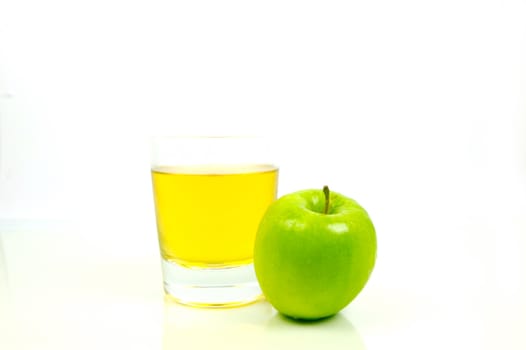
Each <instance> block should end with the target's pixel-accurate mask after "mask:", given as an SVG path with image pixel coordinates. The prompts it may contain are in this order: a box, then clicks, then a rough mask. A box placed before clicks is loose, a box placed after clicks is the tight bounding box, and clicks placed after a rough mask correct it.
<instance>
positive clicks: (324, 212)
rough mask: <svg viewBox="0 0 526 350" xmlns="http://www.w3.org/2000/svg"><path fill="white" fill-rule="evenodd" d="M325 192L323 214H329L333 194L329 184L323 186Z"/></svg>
mask: <svg viewBox="0 0 526 350" xmlns="http://www.w3.org/2000/svg"><path fill="white" fill-rule="evenodd" d="M323 193H324V194H325V209H324V210H323V214H327V213H328V212H329V204H330V196H331V192H330V191H329V186H323Z"/></svg>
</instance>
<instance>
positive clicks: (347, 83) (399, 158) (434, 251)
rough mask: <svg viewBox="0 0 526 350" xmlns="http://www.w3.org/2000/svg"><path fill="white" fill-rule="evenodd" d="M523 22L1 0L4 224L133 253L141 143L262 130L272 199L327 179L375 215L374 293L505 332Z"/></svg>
mask: <svg viewBox="0 0 526 350" xmlns="http://www.w3.org/2000/svg"><path fill="white" fill-rule="evenodd" d="M525 18H526V3H525V2H524V1H519V0H515V1H514V0H487V1H471V0H455V1H449V0H446V1H416V0H415V1H410V0H401V1H384V0H379V1H378V0H372V1H287V0H283V1H258V2H251V1H157V0H154V1H143V0H141V1H118V0H104V1H102V0H92V1H79V0H74V1H71V0H70V1H59V0H48V1H30V0H16V1H14V0H0V220H1V221H0V222H2V225H12V224H13V222H16V223H20V222H29V221H28V220H31V222H34V220H38V221H37V222H43V221H48V220H68V221H73V222H75V223H77V224H78V223H80V224H81V225H82V226H83V227H89V228H92V231H91V233H92V234H93V235H97V234H98V233H100V234H107V229H101V227H106V228H107V227H111V228H112V230H113V231H112V232H113V234H114V235H116V236H117V237H122V236H123V235H127V234H130V232H134V233H133V237H134V238H133V239H130V240H129V244H130V245H132V246H133V247H129V248H130V249H135V250H138V251H139V250H140V249H141V247H143V246H144V244H150V245H151V244H153V243H149V242H153V240H154V236H155V227H154V220H153V207H152V201H151V189H150V178H149V152H148V138H149V136H151V135H155V134H161V133H162V134H263V135H267V136H272V137H274V138H276V146H277V148H279V150H280V151H279V153H278V156H277V159H279V165H280V167H281V174H280V190H279V191H280V194H284V193H287V192H291V191H294V190H298V189H303V188H309V187H320V188H321V186H323V185H324V184H328V185H330V186H331V187H332V188H333V190H336V191H339V192H342V193H344V194H347V195H348V196H351V197H354V198H355V199H357V200H358V201H359V202H360V203H362V205H364V206H365V207H366V209H367V210H368V211H369V213H370V214H371V216H372V218H373V221H374V222H375V225H376V227H377V231H378V240H379V253H378V254H379V255H378V265H377V268H376V271H375V275H374V278H373V279H372V280H371V284H372V285H373V287H371V292H370V293H371V294H370V295H375V296H376V297H377V298H379V299H383V298H387V300H388V296H386V295H382V291H383V290H384V289H385V288H390V289H389V290H391V291H392V290H393V289H395V290H398V291H399V293H400V294H404V293H405V291H408V290H409V289H411V288H415V289H418V288H420V290H421V291H422V294H425V295H427V296H428V297H431V298H436V299H437V300H446V304H447V301H448V300H450V301H451V302H452V303H453V301H456V302H458V303H463V304H465V303H469V302H470V300H472V303H473V305H471V306H470V305H468V310H471V311H472V312H474V313H477V312H479V313H480V314H481V315H480V317H481V319H484V320H486V319H499V320H503V321H502V322H499V323H500V325H501V326H502V325H504V326H505V328H509V329H508V330H518V329H519V328H518V326H516V325H517V324H518V320H519V316H518V315H519V314H520V313H518V311H517V310H521V309H520V308H517V306H518V305H520V306H521V307H522V308H524V301H523V300H519V296H521V295H523V294H524V293H526V288H525V283H524V279H523V277H524V274H525V268H524V267H525V258H524V254H525V252H526V249H525V246H526V239H525V238H524V233H525V231H526V224H525V220H524V218H523V216H524V213H526V211H525V209H526V205H525V201H526V189H525V184H526V181H525V178H526V176H525V175H526V141H525V137H524V136H525V135H526V117H525V113H526V102H525V101H526V85H525V84H526V63H525V62H526V20H525ZM97 228H99V229H97ZM422 286H425V288H424V287H422ZM383 288H384V289H383ZM426 293H427V294H426ZM435 293H436V294H435ZM473 295H479V298H476V299H470V298H471V296H473ZM459 296H460V297H459ZM480 301H484V302H487V303H488V304H486V305H484V307H483V306H482V305H480V304H477V303H479V302H480ZM518 303H519V304H518ZM452 305H455V304H454V303H453V304H452ZM378 309H379V310H380V309H381V307H378ZM450 311H452V310H450ZM471 311H470V312H471ZM452 313H454V312H452ZM497 314H499V315H500V316H497ZM508 326H509V327H508ZM488 327H493V324H492V323H491V326H488ZM499 339H501V338H499ZM506 339H508V338H506ZM509 339H511V338H509ZM509 342H510V343H513V342H512V341H511V340H510V341H509Z"/></svg>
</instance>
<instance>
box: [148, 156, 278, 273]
mask: <svg viewBox="0 0 526 350" xmlns="http://www.w3.org/2000/svg"><path fill="white" fill-rule="evenodd" d="M277 179H278V169H277V168H276V167H274V166H271V165H250V166H206V167H205V166H184V167H157V168H154V169H152V181H153V192H154V200H155V209H156V217H157V229H158V233H159V244H160V247H161V254H162V257H163V258H164V259H165V260H168V261H175V262H178V263H180V264H183V265H189V266H225V265H241V264H245V263H249V262H251V261H252V259H253V248H254V241H255V236H256V232H257V228H258V225H259V221H260V220H261V217H262V216H263V214H264V213H265V210H266V209H267V207H268V205H269V204H270V203H272V201H274V200H275V198H276V190H277Z"/></svg>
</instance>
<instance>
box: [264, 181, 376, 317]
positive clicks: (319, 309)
mask: <svg viewBox="0 0 526 350" xmlns="http://www.w3.org/2000/svg"><path fill="white" fill-rule="evenodd" d="M375 260H376V232H375V229H374V226H373V223H372V221H371V219H370V218H369V215H368V214H367V212H366V211H365V209H363V208H362V207H361V206H360V205H359V204H358V203H357V202H356V201H354V200H353V199H350V198H348V197H345V196H343V195H341V194H339V193H336V192H331V191H329V189H328V187H327V186H325V187H324V188H323V190H304V191H298V192H294V193H291V194H288V195H285V196H283V197H281V198H279V199H278V200H277V201H275V202H274V203H272V204H271V205H270V206H269V208H268V209H267V211H266V213H265V214H264V216H263V218H262V220H261V222H260V225H259V228H258V232H257V236H256V243H255V247H254V268H255V271H256V276H257V279H258V282H259V284H260V286H261V289H262V291H263V294H264V295H265V297H266V298H267V300H268V301H269V302H270V303H271V304H272V305H273V306H274V307H275V308H276V309H277V310H278V311H279V312H281V313H282V314H284V315H287V316H289V317H292V318H297V319H318V318H323V317H328V316H331V315H334V314H336V313H337V312H339V311H340V310H341V309H343V308H344V307H345V306H347V305H348V304H349V303H350V302H351V301H352V300H353V299H354V298H355V297H356V296H357V295H358V293H360V291H361V290H362V289H363V287H364V286H365V284H366V283H367V280H368V279H369V276H370V274H371V272H372V270H373V267H374V264H375Z"/></svg>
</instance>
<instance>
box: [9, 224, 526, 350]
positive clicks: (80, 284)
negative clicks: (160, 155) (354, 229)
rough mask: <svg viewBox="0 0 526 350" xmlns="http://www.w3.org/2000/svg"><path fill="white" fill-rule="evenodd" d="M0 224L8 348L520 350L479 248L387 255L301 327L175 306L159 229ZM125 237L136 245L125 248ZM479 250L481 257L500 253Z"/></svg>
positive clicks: (272, 314)
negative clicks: (357, 285)
mask: <svg viewBox="0 0 526 350" xmlns="http://www.w3.org/2000/svg"><path fill="white" fill-rule="evenodd" d="M0 228H1V230H0V231H1V233H0V348H1V349H9V350H11V349H16V350H18V349H39V350H40V349H53V350H60V349H94V348H96V349H163V350H165V349H166V350H167V349H213V348H220V349H249V348H250V349H277V348H288V347H290V348H302V349H320V348H324V347H325V348H326V347H330V348H331V349H357V350H364V349H368V350H375V349H394V348H404V349H423V348H425V349H445V348H447V349H495V348H499V346H500V345H501V344H506V345H510V346H508V347H507V349H510V348H517V349H519V348H521V347H520V345H521V344H522V343H521V338H514V335H515V333H514V331H515V330H519V327H518V325H519V323H517V322H518V321H520V320H521V319H522V316H521V315H522V314H520V313H515V312H516V311H518V310H519V309H520V304H517V305H519V306H517V305H515V304H514V302H515V301H516V300H513V299H511V298H507V299H506V300H504V299H499V298H497V295H496V294H493V293H492V291H494V289H493V288H492V286H490V285H489V284H484V283H482V282H484V281H485V280H486V279H485V278H483V275H481V274H480V273H481V272H482V271H484V273H488V275H487V277H488V281H492V280H493V279H492V277H491V275H489V273H490V271H491V270H490V268H491V266H493V265H492V261H490V260H488V259H486V258H484V259H480V258H479V257H477V254H476V251H475V250H462V251H461V252H459V251H458V250H457V251H456V252H455V250H454V249H453V250H451V251H450V252H449V254H448V255H449V256H448V260H445V261H444V260H442V261H440V257H442V256H443V255H444V254H443V253H442V252H441V251H440V249H438V248H440V245H439V246H438V247H437V249H435V250H430V251H428V254H427V258H426V259H424V258H422V260H421V261H420V264H417V265H413V264H409V265H406V266H407V269H406V270H403V271H402V270H400V271H399V273H398V274H395V273H394V272H395V271H396V269H397V267H399V266H400V264H401V261H402V260H403V259H402V258H400V259H399V260H398V261H397V260H394V259H391V260H390V261H385V260H383V258H384V257H386V255H387V254H388V253H384V254H383V255H382V254H380V255H379V261H378V262H379V264H378V266H377V270H375V271H376V272H375V273H374V274H373V276H372V279H371V280H370V283H369V284H368V285H367V287H366V288H365V289H364V291H363V293H362V294H361V295H360V296H359V297H358V298H357V299H356V300H355V301H353V303H351V304H350V305H349V306H348V307H347V308H346V309H344V310H343V311H342V312H341V313H339V314H338V315H336V316H335V317H333V318H329V319H327V320H324V321H322V322H316V323H297V322H293V321H290V320H289V319H286V318H284V317H282V316H280V315H279V314H277V313H276V311H275V310H274V309H273V308H272V307H271V306H270V305H269V304H268V303H267V302H258V303H255V304H253V305H250V306H246V307H241V308H236V309H226V310H210V309H193V308H188V307H184V306H180V305H177V304H174V303H173V302H171V301H170V300H168V299H165V297H164V295H163V292H162V287H161V272H160V264H159V257H158V251H157V246H156V242H155V239H154V237H155V233H154V230H152V232H150V233H149V234H145V233H144V232H139V231H137V232H133V231H127V232H125V233H123V232H118V231H111V230H108V231H104V230H102V229H100V230H99V232H98V233H99V234H94V231H91V230H85V231H81V230H78V229H77V230H74V229H71V228H70V227H69V226H67V225H66V226H64V225H62V226H59V227H58V228H54V227H53V225H51V226H50V225H47V224H46V225H41V224H39V223H36V224H30V225H28V224H27V223H7V224H6V223H1V225H0ZM483 229H484V228H483V227H481V231H479V232H478V233H479V234H483ZM103 232H104V233H105V234H100V233H103ZM124 235H127V236H128V238H129V239H128V242H129V243H130V247H129V249H127V250H118V248H119V247H120V246H121V244H120V242H121V240H122V236H124ZM479 244H480V245H481V246H480V247H481V248H482V249H483V250H486V249H491V247H492V246H491V245H487V244H485V243H484V242H483V241H481V242H479ZM441 247H444V246H443V245H441ZM384 252H385V250H384ZM459 253H460V255H459ZM413 256H414V255H413ZM459 259H461V260H459ZM459 261H463V262H464V266H460V265H458V266H456V270H457V273H455V272H454V271H453V270H454V269H453V264H455V263H458V262H459ZM402 264H403V263H402ZM422 268H425V269H426V270H427V271H428V272H429V274H428V275H426V274H423V271H424V270H423V269H422ZM481 283H482V284H481ZM497 306H498V307H499V308H500V310H497ZM512 306H514V309H513V310H512V309H511V307H512ZM502 310H511V311H513V313H512V312H508V311H506V312H502ZM502 331H504V332H502Z"/></svg>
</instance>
